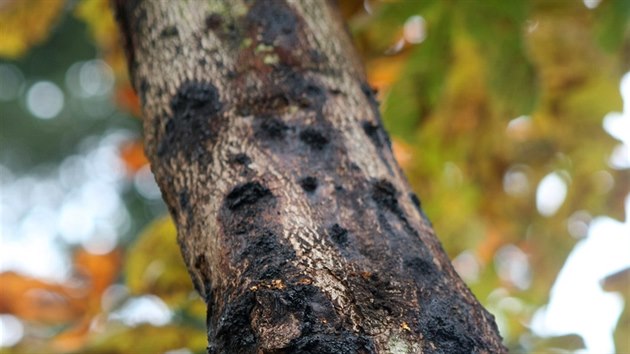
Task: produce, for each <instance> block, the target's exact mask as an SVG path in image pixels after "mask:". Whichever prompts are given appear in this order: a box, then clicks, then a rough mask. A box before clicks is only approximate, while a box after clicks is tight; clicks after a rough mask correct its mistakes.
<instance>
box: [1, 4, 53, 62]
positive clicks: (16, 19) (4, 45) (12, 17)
mask: <svg viewBox="0 0 630 354" xmlns="http://www.w3.org/2000/svg"><path fill="white" fill-rule="evenodd" d="M64 3H65V1H64V0H5V1H2V2H0V57H5V58H10V59H15V58H17V57H19V56H21V55H23V54H24V53H26V51H27V50H28V49H29V48H30V47H32V46H33V45H35V44H38V43H40V42H41V41H43V40H44V39H46V37H48V35H49V34H50V32H51V30H50V29H51V26H52V25H53V24H54V23H55V21H56V20H57V18H58V17H59V15H60V14H61V12H62V10H63V5H64Z"/></svg>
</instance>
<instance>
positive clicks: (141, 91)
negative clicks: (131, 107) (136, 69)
mask: <svg viewBox="0 0 630 354" xmlns="http://www.w3.org/2000/svg"><path fill="white" fill-rule="evenodd" d="M149 88H150V87H149V82H148V81H147V79H146V78H142V79H141V80H140V87H138V96H139V97H140V102H141V103H142V104H145V103H146V102H147V94H148V93H149Z"/></svg>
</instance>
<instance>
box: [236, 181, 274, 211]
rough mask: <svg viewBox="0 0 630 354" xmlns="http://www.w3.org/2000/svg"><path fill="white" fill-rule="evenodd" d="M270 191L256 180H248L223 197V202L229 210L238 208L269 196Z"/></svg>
mask: <svg viewBox="0 0 630 354" xmlns="http://www.w3.org/2000/svg"><path fill="white" fill-rule="evenodd" d="M271 196H272V195H271V191H269V189H267V188H266V187H264V186H263V185H262V184H260V183H258V182H248V183H245V184H243V185H240V186H237V187H235V188H234V189H232V191H231V192H230V193H229V194H228V195H227V196H226V197H225V204H226V205H227V207H228V209H230V210H238V209H241V208H243V207H244V206H247V205H250V204H254V203H256V202H257V201H259V200H260V199H262V198H265V197H271Z"/></svg>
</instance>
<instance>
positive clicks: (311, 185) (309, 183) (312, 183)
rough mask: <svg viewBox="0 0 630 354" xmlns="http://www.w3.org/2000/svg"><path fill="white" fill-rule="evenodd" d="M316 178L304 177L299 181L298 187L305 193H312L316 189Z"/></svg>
mask: <svg viewBox="0 0 630 354" xmlns="http://www.w3.org/2000/svg"><path fill="white" fill-rule="evenodd" d="M317 184H318V182H317V178H315V177H313V176H306V177H304V178H302V179H301V180H300V187H302V189H304V191H305V192H307V193H313V192H315V190H316V189H317Z"/></svg>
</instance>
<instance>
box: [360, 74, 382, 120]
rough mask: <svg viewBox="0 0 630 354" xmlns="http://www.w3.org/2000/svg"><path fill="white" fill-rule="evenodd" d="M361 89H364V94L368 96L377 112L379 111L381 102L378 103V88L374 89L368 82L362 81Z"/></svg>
mask: <svg viewBox="0 0 630 354" xmlns="http://www.w3.org/2000/svg"><path fill="white" fill-rule="evenodd" d="M361 91H363V94H364V95H365V97H366V98H367V100H368V102H369V103H370V105H371V106H372V108H373V109H375V110H376V113H378V105H379V103H378V100H377V99H376V90H375V89H373V88H372V87H371V86H370V85H369V84H368V83H367V82H362V83H361ZM377 116H378V115H377Z"/></svg>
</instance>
